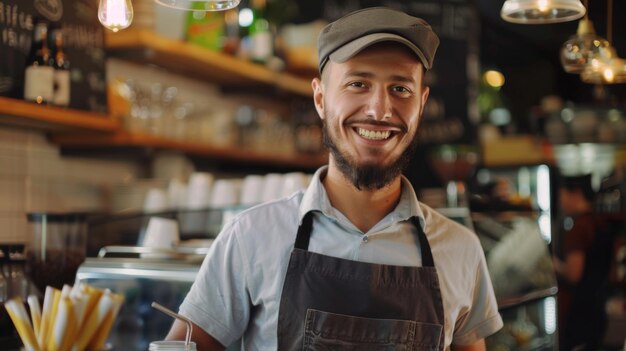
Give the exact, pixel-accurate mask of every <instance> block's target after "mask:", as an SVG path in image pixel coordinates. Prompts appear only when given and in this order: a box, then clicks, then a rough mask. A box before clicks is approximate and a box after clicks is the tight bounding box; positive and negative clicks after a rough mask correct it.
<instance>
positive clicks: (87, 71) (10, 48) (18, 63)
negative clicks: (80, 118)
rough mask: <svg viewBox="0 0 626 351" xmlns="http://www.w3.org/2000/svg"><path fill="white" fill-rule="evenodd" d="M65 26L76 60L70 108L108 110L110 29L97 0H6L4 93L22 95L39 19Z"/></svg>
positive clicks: (1, 13) (1, 50)
mask: <svg viewBox="0 0 626 351" xmlns="http://www.w3.org/2000/svg"><path fill="white" fill-rule="evenodd" d="M39 18H41V19H44V20H46V21H48V22H50V23H51V24H53V25H57V26H60V28H61V29H62V31H63V41H64V45H63V46H64V50H65V52H66V54H67V57H68V59H69V60H70V63H71V66H70V80H71V97H70V104H69V107H70V108H74V109H79V110H86V111H94V112H106V110H107V101H106V76H105V52H104V29H103V27H102V26H101V25H100V23H99V22H98V1H96V0H0V96H8V97H12V98H16V99H21V98H22V97H23V92H24V69H25V67H24V66H25V62H26V57H27V55H28V51H29V49H30V45H31V41H32V31H33V26H34V23H35V21H36V20H37V19H39Z"/></svg>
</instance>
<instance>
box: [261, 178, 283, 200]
mask: <svg viewBox="0 0 626 351" xmlns="http://www.w3.org/2000/svg"><path fill="white" fill-rule="evenodd" d="M283 185H284V180H283V175H282V174H279V173H268V174H266V175H265V181H264V184H263V195H262V197H261V200H262V201H263V202H266V201H272V200H276V199H278V198H280V197H281V196H282V192H283Z"/></svg>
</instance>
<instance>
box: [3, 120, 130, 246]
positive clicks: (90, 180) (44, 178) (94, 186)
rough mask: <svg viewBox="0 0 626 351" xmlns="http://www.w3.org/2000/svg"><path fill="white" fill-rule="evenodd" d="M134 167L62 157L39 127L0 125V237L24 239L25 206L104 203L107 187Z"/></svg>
mask: <svg viewBox="0 0 626 351" xmlns="http://www.w3.org/2000/svg"><path fill="white" fill-rule="evenodd" d="M138 173H139V168H138V165H136V164H134V163H130V162H124V161H109V160H97V159H83V158H73V157H71V158H69V157H61V155H60V152H59V149H58V147H57V146H55V145H53V144H51V143H49V142H48V141H47V140H46V137H45V134H44V133H42V132H39V131H34V130H27V129H19V128H10V127H5V126H0V243H22V242H26V241H27V240H28V237H29V235H28V234H29V233H28V223H27V220H26V213H28V212H44V211H45V212H66V211H99V210H103V209H106V208H107V206H109V205H110V203H109V198H108V194H107V189H110V188H111V187H112V186H115V185H116V184H123V183H124V182H127V181H128V180H129V179H134V178H135V177H136V175H137V174H138Z"/></svg>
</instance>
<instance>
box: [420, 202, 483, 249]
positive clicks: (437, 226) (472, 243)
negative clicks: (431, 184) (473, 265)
mask: <svg viewBox="0 0 626 351" xmlns="http://www.w3.org/2000/svg"><path fill="white" fill-rule="evenodd" d="M420 209H421V211H422V214H423V215H424V220H425V223H426V227H425V232H426V235H427V237H428V238H429V239H431V237H432V239H433V240H432V241H433V244H434V245H443V246H447V247H448V249H451V248H457V249H461V250H473V251H480V252H481V253H482V247H481V245H480V240H478V236H477V235H476V234H475V233H474V232H473V231H472V230H471V229H470V228H468V227H466V226H464V225H462V224H461V223H459V222H457V221H455V220H453V219H450V218H449V217H447V216H446V215H444V214H443V213H441V212H440V211H438V210H436V209H433V208H431V207H429V206H427V205H425V204H423V203H420Z"/></svg>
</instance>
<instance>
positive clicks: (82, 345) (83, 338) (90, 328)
mask: <svg viewBox="0 0 626 351" xmlns="http://www.w3.org/2000/svg"><path fill="white" fill-rule="evenodd" d="M113 303H114V301H113V299H112V298H111V296H110V294H106V293H104V294H102V296H101V297H100V298H99V299H98V301H97V303H96V305H95V307H94V308H93V310H92V311H91V312H90V313H89V315H88V316H87V318H86V323H83V326H82V328H81V331H80V335H79V337H78V340H77V341H76V344H75V345H74V349H76V350H78V351H84V350H85V349H86V348H87V346H88V345H89V344H90V342H91V340H92V338H93V337H94V335H95V334H96V332H97V331H98V327H99V326H100V325H101V323H102V321H104V319H105V318H106V317H107V315H108V314H109V312H110V311H111V309H112V308H113Z"/></svg>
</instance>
